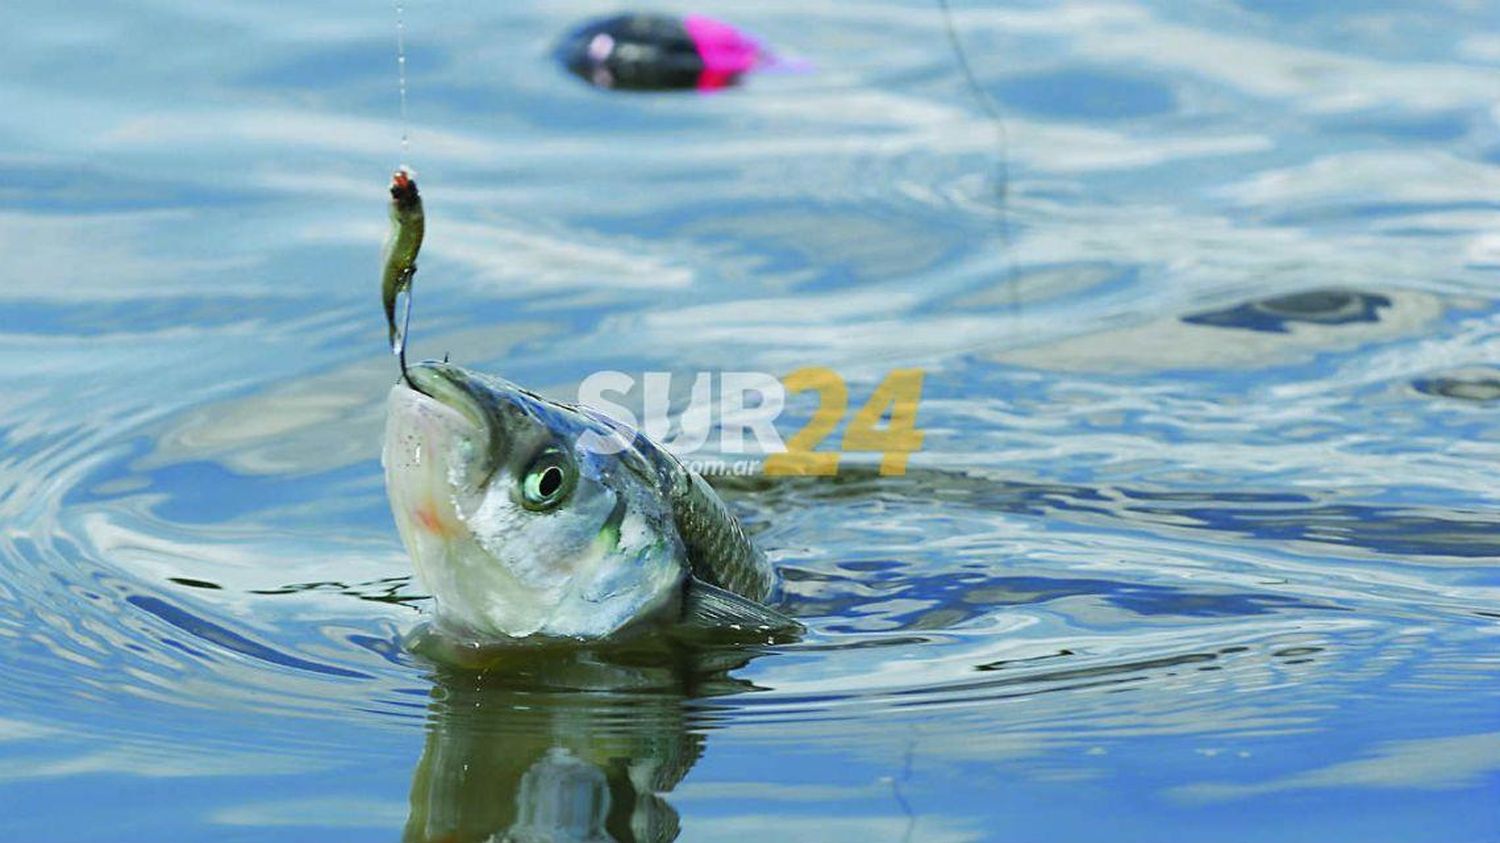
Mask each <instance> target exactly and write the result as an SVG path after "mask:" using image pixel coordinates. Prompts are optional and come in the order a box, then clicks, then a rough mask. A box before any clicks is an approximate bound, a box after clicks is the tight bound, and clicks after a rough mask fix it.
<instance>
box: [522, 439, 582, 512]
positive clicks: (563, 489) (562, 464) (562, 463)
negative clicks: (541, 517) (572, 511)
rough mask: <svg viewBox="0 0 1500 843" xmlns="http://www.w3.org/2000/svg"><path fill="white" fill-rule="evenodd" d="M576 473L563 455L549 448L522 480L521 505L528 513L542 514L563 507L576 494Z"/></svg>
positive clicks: (534, 461)
mask: <svg viewBox="0 0 1500 843" xmlns="http://www.w3.org/2000/svg"><path fill="white" fill-rule="evenodd" d="M574 479H575V472H574V469H573V464H572V463H570V462H569V461H568V459H567V457H565V456H564V455H563V453H562V452H561V451H559V450H557V449H556V448H549V449H547V450H545V451H543V452H542V453H541V454H539V455H538V456H537V458H536V459H535V460H532V462H531V467H530V468H528V469H526V473H525V474H524V475H523V476H522V478H521V503H522V505H523V506H525V507H526V508H527V509H530V510H534V511H541V510H547V509H551V508H553V507H555V506H557V505H558V504H560V503H562V501H563V499H564V498H566V497H567V496H568V493H569V492H571V491H573V482H574Z"/></svg>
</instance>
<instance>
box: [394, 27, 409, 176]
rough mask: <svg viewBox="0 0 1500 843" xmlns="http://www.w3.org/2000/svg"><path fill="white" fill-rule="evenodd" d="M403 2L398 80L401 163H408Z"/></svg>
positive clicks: (398, 55) (397, 57)
mask: <svg viewBox="0 0 1500 843" xmlns="http://www.w3.org/2000/svg"><path fill="white" fill-rule="evenodd" d="M404 13H405V9H404V8H403V6H402V4H401V0H396V80H397V85H398V87H399V88H400V91H401V163H402V164H403V165H404V164H405V163H406V151H407V147H408V146H409V145H410V140H409V138H408V136H407V135H408V126H409V124H408V123H407V120H406V18H405V14H404Z"/></svg>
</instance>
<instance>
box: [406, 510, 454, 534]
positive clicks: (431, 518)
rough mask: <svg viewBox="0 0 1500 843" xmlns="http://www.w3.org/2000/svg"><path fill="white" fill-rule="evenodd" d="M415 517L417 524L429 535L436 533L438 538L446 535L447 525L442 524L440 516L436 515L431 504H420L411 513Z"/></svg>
mask: <svg viewBox="0 0 1500 843" xmlns="http://www.w3.org/2000/svg"><path fill="white" fill-rule="evenodd" d="M412 514H413V515H415V516H416V518H417V523H419V524H421V525H422V528H423V529H425V530H426V531H427V532H429V533H437V534H438V535H440V536H446V535H447V534H448V525H447V524H445V523H443V519H442V517H441V516H439V515H438V514H437V508H436V507H434V506H433V505H432V503H431V502H428V503H425V504H422V505H421V506H419V507H417V508H416V509H415V510H413V511H412Z"/></svg>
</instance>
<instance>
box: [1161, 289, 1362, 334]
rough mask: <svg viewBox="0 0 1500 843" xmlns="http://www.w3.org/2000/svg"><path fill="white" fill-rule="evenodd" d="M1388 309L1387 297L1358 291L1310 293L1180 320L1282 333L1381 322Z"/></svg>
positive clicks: (1195, 323)
mask: <svg viewBox="0 0 1500 843" xmlns="http://www.w3.org/2000/svg"><path fill="white" fill-rule="evenodd" d="M1390 306H1391V300H1390V298H1388V297H1386V296H1382V295H1380V294H1378V293H1362V292H1359V291H1357V290H1312V291H1309V292H1305V293H1293V294H1291V295H1288V296H1276V297H1274V298H1269V299H1261V300H1259V301H1252V302H1246V303H1244V304H1239V305H1235V306H1234V307H1231V308H1227V309H1224V310H1209V311H1204V312H1202V313H1194V314H1190V315H1188V316H1184V317H1182V321H1184V322H1186V323H1188V324H1190V325H1210V326H1213V327H1216V328H1241V329H1244V330H1247V331H1262V332H1266V333H1277V334H1284V333H1287V332H1288V330H1290V329H1289V328H1288V327H1287V326H1288V324H1289V323H1293V322H1304V323H1310V324H1315V325H1349V324H1353V323H1356V322H1378V321H1380V309H1381V308H1385V307H1390Z"/></svg>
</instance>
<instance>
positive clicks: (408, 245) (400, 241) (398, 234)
mask: <svg viewBox="0 0 1500 843" xmlns="http://www.w3.org/2000/svg"><path fill="white" fill-rule="evenodd" d="M390 217H391V229H390V233H389V234H388V235H387V236H386V239H385V250H384V255H383V259H382V261H381V263H382V264H383V270H382V272H381V283H380V295H381V299H382V300H383V301H384V303H385V322H386V326H387V327H388V328H389V329H390V343H391V351H392V352H393V353H395V354H397V355H400V356H401V357H402V368H403V369H404V368H405V356H404V355H405V350H406V349H405V342H406V324H405V320H403V322H402V325H401V326H400V327H399V328H398V327H397V326H396V299H397V298H398V297H399V296H400V295H401V294H402V293H406V294H407V296H408V303H409V302H410V298H409V297H410V295H411V285H412V276H414V275H416V273H417V253H418V252H420V251H421V250H422V237H423V235H424V234H425V233H426V229H427V221H426V218H425V216H424V215H423V212H422V196H421V194H420V193H418V192H417V179H416V174H415V173H413V172H412V171H411V169H410V168H408V167H405V166H402V167H399V168H397V170H396V172H395V173H393V174H392V175H391V209H390ZM409 313H410V308H409V307H408V314H409Z"/></svg>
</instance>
